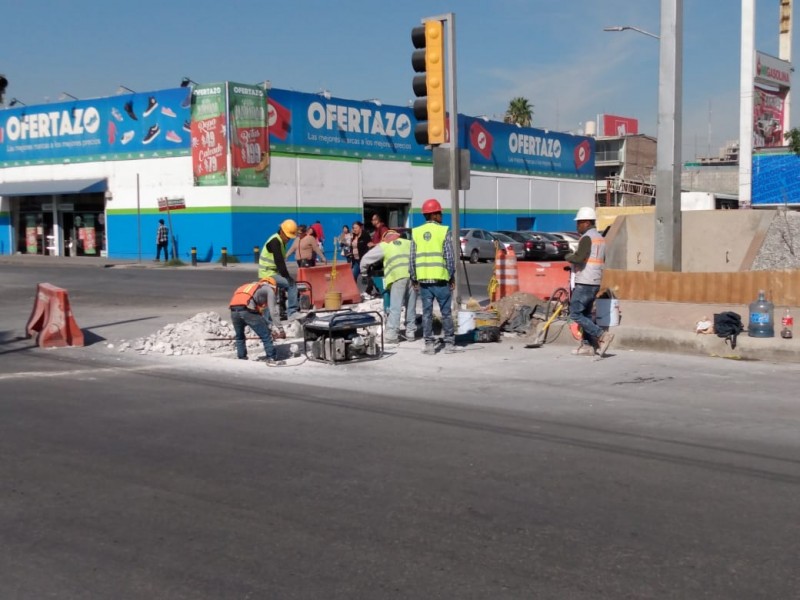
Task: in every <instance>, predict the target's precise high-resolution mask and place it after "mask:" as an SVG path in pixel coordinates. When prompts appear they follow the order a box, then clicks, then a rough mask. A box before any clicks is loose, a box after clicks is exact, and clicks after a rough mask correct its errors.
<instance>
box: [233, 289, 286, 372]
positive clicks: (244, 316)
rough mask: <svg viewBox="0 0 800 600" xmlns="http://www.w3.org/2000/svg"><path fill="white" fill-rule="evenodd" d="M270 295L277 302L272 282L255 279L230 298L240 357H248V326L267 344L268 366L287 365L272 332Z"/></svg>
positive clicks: (265, 347) (265, 350) (237, 354)
mask: <svg viewBox="0 0 800 600" xmlns="http://www.w3.org/2000/svg"><path fill="white" fill-rule="evenodd" d="M270 297H271V298H272V301H273V302H274V298H275V295H274V291H273V290H272V288H271V286H270V284H269V282H267V281H255V282H253V283H246V284H244V285H241V286H239V287H238V288H236V291H235V292H234V293H233V297H232V298H231V301H230V309H231V324H232V325H233V331H234V333H235V335H236V337H235V340H236V357H237V358H239V359H242V360H246V359H247V337H246V336H245V328H246V327H249V328H250V329H252V330H253V331H254V332H255V333H256V334H257V335H258V337H260V338H261V341H262V343H263V344H264V353H265V355H266V358H267V365H269V366H275V365H279V364H285V363H284V362H283V361H278V353H277V350H276V349H275V345H274V344H273V343H272V332H271V331H270V327H269V324H268V321H267V320H266V317H268V316H269V311H268V307H269V305H270Z"/></svg>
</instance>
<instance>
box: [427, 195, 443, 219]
mask: <svg viewBox="0 0 800 600" xmlns="http://www.w3.org/2000/svg"><path fill="white" fill-rule="evenodd" d="M437 212H442V205H441V204H439V201H438V200H436V199H435V198H431V199H430V200H425V202H423V203H422V214H423V215H429V214H431V213H437Z"/></svg>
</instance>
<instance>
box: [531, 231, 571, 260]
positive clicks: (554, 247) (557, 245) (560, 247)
mask: <svg viewBox="0 0 800 600" xmlns="http://www.w3.org/2000/svg"><path fill="white" fill-rule="evenodd" d="M536 234H537V235H539V236H541V238H542V239H543V240H544V241H545V249H546V251H547V259H548V260H564V257H565V256H566V255H567V254H569V242H567V240H563V239H561V238H558V237H556V236H555V235H553V234H552V233H545V232H543V231H537V232H536Z"/></svg>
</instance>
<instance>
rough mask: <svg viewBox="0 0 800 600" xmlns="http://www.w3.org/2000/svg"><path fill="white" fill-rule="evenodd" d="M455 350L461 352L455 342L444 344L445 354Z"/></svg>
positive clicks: (453, 352)
mask: <svg viewBox="0 0 800 600" xmlns="http://www.w3.org/2000/svg"><path fill="white" fill-rule="evenodd" d="M457 352H461V349H460V348H458V347H457V346H456V345H455V344H445V345H444V353H445V354H456V353H457Z"/></svg>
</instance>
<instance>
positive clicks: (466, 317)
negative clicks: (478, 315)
mask: <svg viewBox="0 0 800 600" xmlns="http://www.w3.org/2000/svg"><path fill="white" fill-rule="evenodd" d="M473 329H475V313H474V312H472V311H470V310H460V311H458V327H457V328H456V334H457V335H464V334H465V333H469V332H470V331H472V330H473Z"/></svg>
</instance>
